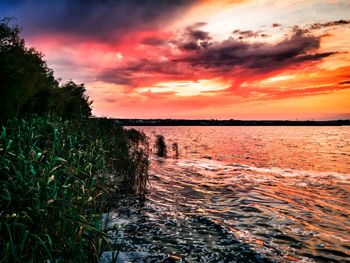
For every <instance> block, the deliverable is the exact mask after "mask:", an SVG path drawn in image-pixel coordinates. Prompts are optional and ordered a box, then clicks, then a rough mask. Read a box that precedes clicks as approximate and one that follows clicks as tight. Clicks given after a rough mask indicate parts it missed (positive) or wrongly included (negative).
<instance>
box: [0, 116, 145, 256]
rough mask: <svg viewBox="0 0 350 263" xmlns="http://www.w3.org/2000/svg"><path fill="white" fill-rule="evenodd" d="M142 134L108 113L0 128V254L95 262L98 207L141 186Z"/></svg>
mask: <svg viewBox="0 0 350 263" xmlns="http://www.w3.org/2000/svg"><path fill="white" fill-rule="evenodd" d="M147 168H148V144H147V142H146V139H145V136H144V134H141V133H139V132H137V131H135V130H130V131H125V130H123V129H122V128H121V127H116V126H114V125H113V123H111V122H110V121H108V120H92V119H90V120H79V121H63V120H62V119H59V118H53V117H50V116H48V117H34V118H31V119H15V120H12V121H9V122H8V123H7V124H6V125H5V126H3V127H2V128H1V131H0V251H1V254H0V261H1V262H28V261H31V262H44V261H47V260H49V261H50V262H66V261H74V262H96V261H98V259H99V256H100V255H101V253H102V251H103V250H104V249H108V248H107V246H108V238H107V236H106V233H104V232H103V231H102V230H101V229H102V228H101V213H102V212H104V210H105V209H106V207H110V206H113V203H112V202H113V200H114V198H115V194H116V193H120V192H123V191H125V192H136V193H141V194H142V193H143V192H144V189H145V185H146V181H147Z"/></svg>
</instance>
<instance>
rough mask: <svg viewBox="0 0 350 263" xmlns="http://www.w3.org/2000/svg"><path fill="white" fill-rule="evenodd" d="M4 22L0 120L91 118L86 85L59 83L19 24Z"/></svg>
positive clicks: (1, 31)
mask: <svg viewBox="0 0 350 263" xmlns="http://www.w3.org/2000/svg"><path fill="white" fill-rule="evenodd" d="M11 22H12V19H11V18H4V19H2V20H1V21H0V122H4V121H6V120H8V119H10V118H13V117H18V116H24V115H31V114H38V115H43V114H48V113H50V114H54V115H58V116H61V117H63V118H75V117H88V116H90V115H91V103H92V102H91V101H89V98H88V96H86V94H85V91H86V89H85V86H84V84H76V83H74V82H73V81H68V82H66V83H64V84H61V85H60V83H59V81H58V80H57V79H55V77H54V72H53V70H52V69H50V68H49V67H48V66H47V64H46V62H45V61H44V60H43V55H42V54H41V53H40V52H38V51H36V50H35V49H34V48H27V47H26V46H25V41H24V39H23V38H21V37H20V35H19V34H20V32H21V29H20V27H19V26H17V25H15V26H11Z"/></svg>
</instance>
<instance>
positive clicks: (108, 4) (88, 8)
mask: <svg viewBox="0 0 350 263" xmlns="http://www.w3.org/2000/svg"><path fill="white" fill-rule="evenodd" d="M193 2H194V0H61V1H47V0H27V1H5V2H4V5H3V8H2V9H3V10H2V11H0V15H1V16H15V17H18V22H19V24H20V25H21V26H23V27H24V28H25V30H26V31H28V32H30V33H31V34H35V33H37V34H41V33H47V32H49V33H63V34H68V35H75V36H79V37H86V38H97V39H99V40H105V41H106V40H110V39H118V37H119V36H120V34H122V33H123V32H126V31H128V32H130V31H132V30H137V29H140V28H141V29H142V28H147V27H148V26H157V25H161V24H163V20H165V19H166V20H168V21H169V20H170V19H171V18H172V15H175V14H176V13H177V12H178V11H181V10H183V9H185V8H187V7H189V6H190V5H191V4H193Z"/></svg>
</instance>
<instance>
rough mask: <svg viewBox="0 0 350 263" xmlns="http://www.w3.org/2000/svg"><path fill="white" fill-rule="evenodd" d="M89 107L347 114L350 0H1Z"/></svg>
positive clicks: (172, 112)
mask: <svg viewBox="0 0 350 263" xmlns="http://www.w3.org/2000/svg"><path fill="white" fill-rule="evenodd" d="M0 17H15V18H16V20H15V21H13V23H15V24H18V25H20V26H21V27H22V28H23V31H22V33H21V34H22V36H23V37H24V38H25V40H26V45H27V46H29V47H35V49H36V50H38V51H40V52H42V53H43V54H44V59H45V60H46V61H47V64H48V66H49V67H50V68H52V69H53V70H54V72H55V77H57V78H60V79H62V80H61V81H62V83H64V82H65V81H67V80H70V79H71V80H73V81H75V82H76V83H84V84H85V86H86V89H87V94H88V95H89V97H90V99H91V100H93V101H94V102H93V105H92V107H93V114H94V115H95V116H104V117H116V118H181V119H290V120H295V119H298V120H304V119H316V120H325V119H349V118H350V53H349V52H350V1H348V0H344V1H343V0H316V1H314V0H307V1H306V0H303V1H301V0H279V1H276V0H256V1H254V0H220V1H214V0H168V1H166V0H118V1H114V0H57V1H47V0H23V1H20V0H9V1H6V0H0Z"/></svg>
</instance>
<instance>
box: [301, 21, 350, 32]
mask: <svg viewBox="0 0 350 263" xmlns="http://www.w3.org/2000/svg"><path fill="white" fill-rule="evenodd" d="M349 24H350V20H344V19H341V20H336V21H329V22H325V23H314V24H311V25H308V26H307V28H308V29H310V30H317V29H321V28H324V27H332V26H344V25H349Z"/></svg>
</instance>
